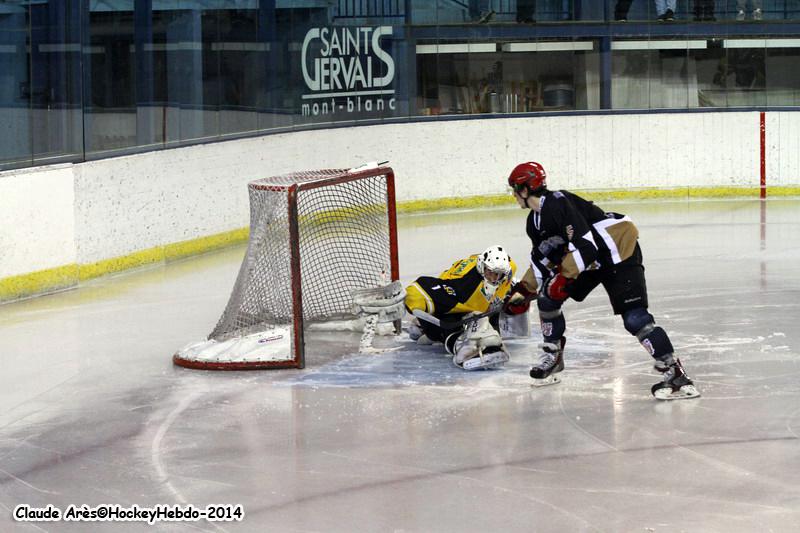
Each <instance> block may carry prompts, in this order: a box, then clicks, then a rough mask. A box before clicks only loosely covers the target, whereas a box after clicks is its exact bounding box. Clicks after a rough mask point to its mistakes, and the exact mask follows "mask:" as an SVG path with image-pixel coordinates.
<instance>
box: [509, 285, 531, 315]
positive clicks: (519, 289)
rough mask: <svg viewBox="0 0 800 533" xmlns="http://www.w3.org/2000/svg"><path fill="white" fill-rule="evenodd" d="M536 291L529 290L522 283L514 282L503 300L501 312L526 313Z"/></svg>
mask: <svg viewBox="0 0 800 533" xmlns="http://www.w3.org/2000/svg"><path fill="white" fill-rule="evenodd" d="M534 298H536V293H535V292H531V291H529V290H528V288H527V287H526V286H525V284H524V283H516V284H514V286H513V287H511V290H510V291H508V294H507V295H506V297H505V299H504V300H503V312H504V313H505V314H507V315H521V314H522V313H527V312H528V309H529V308H530V306H531V300H533V299H534Z"/></svg>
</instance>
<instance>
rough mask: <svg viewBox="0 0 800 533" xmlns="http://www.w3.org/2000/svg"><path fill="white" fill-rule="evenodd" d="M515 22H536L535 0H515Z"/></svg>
mask: <svg viewBox="0 0 800 533" xmlns="http://www.w3.org/2000/svg"><path fill="white" fill-rule="evenodd" d="M517 22H521V23H523V24H533V23H534V22H536V0H517Z"/></svg>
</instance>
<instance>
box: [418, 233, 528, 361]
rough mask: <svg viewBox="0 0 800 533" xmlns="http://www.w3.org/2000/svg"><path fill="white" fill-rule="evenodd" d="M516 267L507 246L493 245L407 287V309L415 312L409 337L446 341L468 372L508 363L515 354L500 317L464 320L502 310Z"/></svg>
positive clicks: (431, 341)
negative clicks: (505, 340)
mask: <svg viewBox="0 0 800 533" xmlns="http://www.w3.org/2000/svg"><path fill="white" fill-rule="evenodd" d="M516 271H517V265H516V264H515V263H514V262H513V261H512V260H511V258H510V257H509V256H508V254H507V253H506V252H505V250H504V249H503V248H502V247H501V246H491V247H489V248H488V249H486V250H485V251H484V252H483V253H481V254H478V255H471V256H469V257H467V258H465V259H460V260H458V261H456V262H455V263H453V265H452V266H451V267H450V268H449V269H447V270H445V271H444V272H442V273H441V274H440V275H439V276H438V277H431V276H422V277H419V278H417V279H416V280H415V281H414V282H413V283H412V284H411V285H409V286H408V287H406V299H405V304H406V310H407V311H408V312H409V313H412V314H414V318H413V319H412V321H411V324H410V326H409V337H411V339H413V340H416V341H417V342H418V343H420V344H431V343H433V342H441V343H444V345H445V349H446V350H447V352H448V353H449V354H450V355H452V356H453V363H455V364H456V365H457V366H459V367H461V368H464V369H465V370H477V369H481V368H497V367H499V366H502V365H503V364H504V363H505V362H506V361H508V359H509V356H508V352H507V351H506V349H505V346H504V345H503V342H502V339H501V338H500V333H499V332H498V316H497V315H493V316H492V317H483V318H480V319H478V320H475V321H472V322H469V323H468V324H465V325H461V324H458V322H459V320H461V319H464V318H466V317H468V316H469V315H471V314H482V313H486V312H487V311H489V310H490V309H496V310H498V311H499V310H500V308H501V306H502V302H503V299H504V298H505V296H506V295H507V294H508V291H509V289H510V288H511V280H512V278H513V276H514V274H515V273H516ZM437 323H438V324H437Z"/></svg>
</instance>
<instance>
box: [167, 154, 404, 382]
mask: <svg viewBox="0 0 800 533" xmlns="http://www.w3.org/2000/svg"><path fill="white" fill-rule="evenodd" d="M248 192H249V196H250V240H249V243H248V247H247V253H246V255H245V258H244V260H243V262H242V266H241V268H240V270H239V275H238V277H237V279H236V284H235V285H234V288H233V291H232V294H231V297H230V299H229V301H228V305H227V306H226V308H225V311H224V313H223V314H222V317H221V318H220V319H219V322H218V323H217V326H216V327H215V328H214V331H212V332H211V334H210V335H209V336H208V338H207V339H206V340H204V341H200V342H196V343H192V344H189V345H187V346H185V347H184V348H182V349H181V350H179V351H178V352H177V353H175V355H174V356H173V362H174V363H175V364H176V365H179V366H183V367H187V368H199V369H207V370H248V369H268V368H303V367H304V366H305V338H304V329H305V326H306V325H308V324H309V323H313V322H331V321H337V320H352V319H354V318H355V315H354V310H353V300H352V291H354V290H357V289H363V288H367V287H377V286H381V285H386V284H388V283H389V282H391V281H395V280H398V279H399V266H398V253H397V213H396V205H395V184H394V171H393V170H392V169H391V168H390V167H386V166H375V165H371V166H366V167H361V168H359V169H328V170H317V171H308V172H295V173H291V174H285V175H281V176H274V177H270V178H264V179H260V180H256V181H253V182H251V183H249V184H248Z"/></svg>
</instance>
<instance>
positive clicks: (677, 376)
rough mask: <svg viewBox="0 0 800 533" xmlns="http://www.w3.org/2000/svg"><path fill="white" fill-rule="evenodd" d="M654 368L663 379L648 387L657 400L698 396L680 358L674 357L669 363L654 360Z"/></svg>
mask: <svg viewBox="0 0 800 533" xmlns="http://www.w3.org/2000/svg"><path fill="white" fill-rule="evenodd" d="M655 369H656V370H658V371H659V372H662V373H663V374H664V377H663V379H662V380H661V381H659V382H658V383H656V384H655V385H653V387H652V388H651V389H650V391H651V392H652V393H653V396H655V397H656V399H657V400H684V399H688V398H697V397H698V396H700V393H699V392H698V391H697V389H696V388H695V386H694V383H693V382H692V380H691V379H689V376H687V375H686V371H685V370H684V369H683V365H682V364H681V361H680V359H675V361H674V362H673V363H672V364H670V365H666V364H664V363H663V362H661V361H656V364H655Z"/></svg>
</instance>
